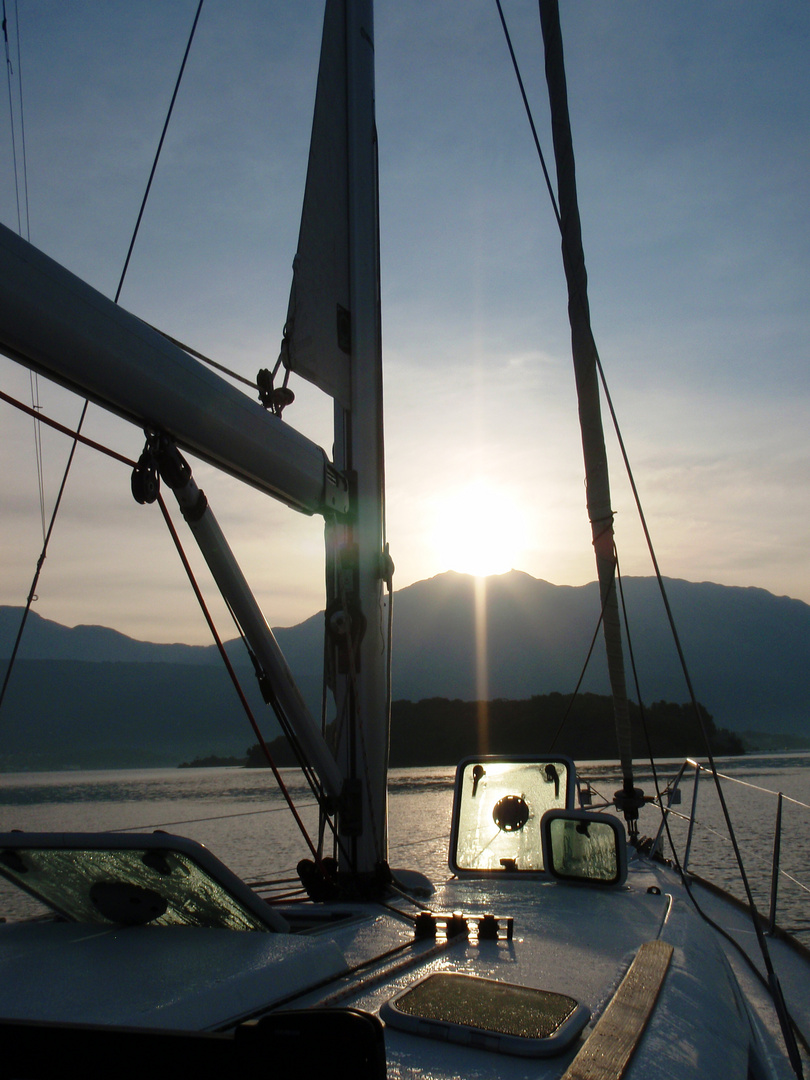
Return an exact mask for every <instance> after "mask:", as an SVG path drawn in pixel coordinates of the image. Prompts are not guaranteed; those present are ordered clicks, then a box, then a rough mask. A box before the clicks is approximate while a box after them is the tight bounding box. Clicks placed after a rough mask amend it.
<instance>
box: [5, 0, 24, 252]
mask: <svg viewBox="0 0 810 1080" xmlns="http://www.w3.org/2000/svg"><path fill="white" fill-rule="evenodd" d="M3 44H4V46H5V51H6V82H7V84H8V111H9V127H10V129H11V162H12V167H13V169H14V190H15V193H16V196H17V232H18V234H19V235H20V236H22V216H21V213H20V172H19V169H18V168H17V140H16V136H15V125H14V92H13V89H12V83H11V76H12V75H13V73H14V68H13V67H12V64H11V50H10V48H9V43H8V18H7V15H6V0H3Z"/></svg>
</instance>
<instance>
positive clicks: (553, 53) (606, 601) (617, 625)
mask: <svg viewBox="0 0 810 1080" xmlns="http://www.w3.org/2000/svg"><path fill="white" fill-rule="evenodd" d="M540 21H541V24H542V29H543V42H544V46H545V67H546V82H547V84H548V91H549V104H550V108H551V130H552V138H553V141H554V156H555V160H556V166H557V188H558V198H559V207H560V231H561V233H562V255H563V265H564V268H565V277H566V281H567V283H568V318H569V321H570V323H571V348H572V353H573V359H574V373H575V377H576V385H577V399H578V403H579V422H580V428H581V431H582V452H583V458H584V462H585V485H586V500H587V508H588V518H589V520H590V523H591V535H592V538H593V546H594V553H595V555H596V569H597V575H598V578H599V593H600V598H601V602H602V626H603V632H604V640H605V649H606V652H607V663H608V674H609V677H610V688H611V694H612V698H613V714H614V720H615V724H616V736H617V742H618V750H619V760H620V762H621V767H622V777H623V790H622V791H621V792H618V793H617V805H619V807H620V809H623V810H624V812H625V816H626V818H627V820H628V823H629V824H630V829H631V834H632V832H633V831H634V830H633V823H634V821H635V820H636V819H637V817H638V806H637V804H636V799H637V794H636V791H635V789H634V787H633V762H632V757H633V755H632V750H631V745H630V720H629V711H628V704H627V687H626V682H625V671H624V653H623V650H622V631H621V622H620V619H619V603H618V597H617V593H616V554H615V550H614V541H613V510H612V508H611V499H610V480H609V475H608V465H607V453H606V450H605V436H604V431H603V428H602V414H601V408H600V403H599V376H598V370H597V368H598V364H597V359H598V358H597V352H596V345H595V343H594V339H593V333H592V330H591V317H590V308H589V304H588V277H587V273H586V271H585V253H584V250H583V247H582V230H581V224H580V218H579V205H578V202H577V187H576V174H575V168H574V148H573V142H572V139H571V124H570V120H569V115H568V94H567V87H566V80H565V67H564V60H563V46H562V35H561V32H560V14H559V8H558V4H557V0H540ZM638 794H639V795H640V793H638ZM634 804H636V805H634Z"/></svg>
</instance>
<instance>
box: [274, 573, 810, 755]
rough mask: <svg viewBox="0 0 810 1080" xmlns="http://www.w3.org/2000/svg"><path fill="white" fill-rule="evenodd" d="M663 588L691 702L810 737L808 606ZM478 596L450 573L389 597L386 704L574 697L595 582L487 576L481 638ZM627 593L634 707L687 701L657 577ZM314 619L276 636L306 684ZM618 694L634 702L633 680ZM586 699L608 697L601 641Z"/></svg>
mask: <svg viewBox="0 0 810 1080" xmlns="http://www.w3.org/2000/svg"><path fill="white" fill-rule="evenodd" d="M665 584H666V589H667V595H668V597H669V602H670V605H671V608H672V611H673V614H674V617H675V621H676V625H677V627H678V633H679V636H680V640H681V644H682V647H683V651H684V654H685V657H686V660H687V663H688V665H689V670H690V673H691V677H692V681H693V685H694V687H695V692H696V694H697V697H698V699H699V700H700V701H701V702H702V703H703V704H704V705H705V707H706V708H707V709H708V711H709V712H710V713H711V714H712V715H713V716H714V717H715V719H716V721H717V723H718V724H720V725H721V726H723V727H727V728H730V729H731V730H733V731H743V730H746V729H747V730H752V731H769V730H771V731H779V732H794V733H797V734H803V735H810V708H808V703H809V702H810V606H809V605H807V604H805V603H803V602H802V601H801V600H792V599H790V598H789V597H786V596H782V597H777V596H774V595H773V594H771V593H769V592H766V590H764V589H757V588H737V587H732V586H727V585H715V584H712V583H711V582H702V583H694V582H689V581H682V580H676V579H667V580H666V582H665ZM475 588H476V586H475V579H474V578H472V577H470V576H468V575H466V574H456V573H447V574H441V575H439V576H438V577H434V578H431V579H429V580H427V581H419V582H416V584H414V585H410V586H408V587H407V588H405V589H401V590H400V591H398V592H397V593H395V596H394V628H395V629H394V634H395V637H394V670H393V696H394V699H395V700H399V699H407V700H409V701H419V700H421V699H423V698H431V697H446V698H459V699H461V700H464V701H472V700H476V699H478V698H482V697H484V698H488V699H493V698H529V697H532V696H533V695H536V694H549V693H554V692H560V693H569V692H571V691H572V690H573V689H574V687H575V686H576V684H577V680H578V679H579V676H580V673H581V670H582V666H583V664H584V662H585V658H586V656H587V652H588V647H589V645H590V642H591V638H592V636H593V633H594V631H595V629H596V626H597V622H598V618H599V593H598V587H597V585H596V584H595V583H591V584H589V585H583V586H579V587H571V586H567V585H552V584H550V583H549V582H547V581H542V580H538V579H536V578H533V577H530V576H529V575H528V574H523V573H520V572H519V571H515V570H513V571H511V572H510V573H508V574H502V575H500V576H498V577H491V578H487V579H486V604H485V617H484V619H483V638H480V639H479V637H478V635H480V634H481V632H482V628H481V627H479V626H478V625H477V622H476V596H475ZM623 592H624V596H625V600H626V606H627V609H628V612H629V616H628V617H629V621H630V635H631V642H632V646H633V651H634V655H635V658H636V664H637V668H638V671H639V679H640V684H641V695H642V697H643V699H644V700H645V701H648V702H649V701H658V700H666V701H676V702H682V701H686V700H687V696H688V695H687V691H686V686H685V682H684V678H683V674H682V672H681V668H680V664H679V660H678V655H677V651H676V649H675V646H674V643H673V640H672V636H671V634H670V632H669V628H668V624H667V621H666V613H665V609H664V605H663V601H662V600H661V596H660V592H659V589H658V584H657V582H656V580H655V579H654V578H626V579H624V581H623ZM321 620H322V617H321V616H313V617H312V618H311V619H307V621H306V622H303V623H301V624H300V625H298V626H294V627H290V628H289V629H286V630H283V631H282V630H279V631H278V632H277V636H278V640H279V642H280V643H281V645H282V648H283V649H284V651H285V654H286V655H287V657H288V659H289V661H290V666H291V667H292V669H293V671H295V672H296V675H300V677H302V679H305V674H304V673H305V672H306V671H308V670H312V669H313V668H314V667H315V666H316V664H317V657H318V655H319V651H320V648H321V645H320V636H319V635H320V634H321V626H322V621H321ZM479 640H480V641H481V642H482V644H481V646H480V648H481V651H482V653H483V655H485V656H486V664H487V671H486V681H485V682H484V683H481V682H480V681H479V680H480V673H479V669H478V666H477V660H476V658H477V656H478V655H479ZM628 671H629V669H628ZM628 686H629V687H630V694H631V696H633V697H635V693H634V690H633V688H632V685H631V683H630V675H629V674H628ZM582 690H583V691H589V692H591V693H596V694H606V693H608V692H609V686H608V679H607V665H606V662H605V657H604V647H603V646H602V643H601V640H599V641H598V642H597V644H596V648H595V649H594V653H593V657H592V659H591V662H590V664H589V665H588V670H587V672H586V674H585V677H584V679H583V683H582Z"/></svg>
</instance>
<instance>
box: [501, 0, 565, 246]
mask: <svg viewBox="0 0 810 1080" xmlns="http://www.w3.org/2000/svg"><path fill="white" fill-rule="evenodd" d="M495 4H496V6H497V8H498V14H499V15H500V17H501V26H502V27H503V32H504V36H505V37H506V44H507V46H508V48H509V55H510V56H511V57H512V67H513V68H514V69H515V75H516V77H517V81H518V86H519V87H520V95H521V97H522V98H523V106H524V108H525V109H526V116H527V118H528V121H529V127H530V128H531V129H532V138H533V139H534V145H535V147H536V149H537V156H538V157H539V158H540V166H541V168H542V170H543V176H544V177H545V179H546V187H547V188H548V194H549V198H550V199H551V205H552V207H553V209H554V216H555V217H556V219H557V225H558V226H559V227H560V232H562V220H561V218H560V211H559V208H558V206H557V197H556V195H555V194H554V187H553V186H552V183H551V177H550V176H549V172H548V169H547V168H546V159H545V157H544V156H543V150H542V147H541V146H540V139H539V138H538V135H537V128H536V127H535V125H534V117H533V116H532V110H531V106H530V105H529V99H528V98H527V97H526V90H525V88H524V86H523V78H522V76H521V74H520V68H519V67H518V62H517V57H516V56H515V50H514V49H513V48H512V38H511V37H510V35H509V29H508V28H507V25H506V19H505V18H504V14H503V9H502V8H501V0H495Z"/></svg>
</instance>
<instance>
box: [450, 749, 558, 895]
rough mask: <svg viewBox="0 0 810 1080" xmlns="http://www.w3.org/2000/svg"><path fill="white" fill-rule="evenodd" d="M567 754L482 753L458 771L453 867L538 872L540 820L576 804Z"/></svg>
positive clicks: (467, 870) (473, 870) (458, 870)
mask: <svg viewBox="0 0 810 1080" xmlns="http://www.w3.org/2000/svg"><path fill="white" fill-rule="evenodd" d="M575 789H576V781H575V770H574V763H573V762H572V761H570V760H569V759H567V758H562V757H560V758H525V757H519V758H509V757H497V758H496V757H482V758H475V759H473V758H469V759H467V760H465V761H462V762H461V764H460V765H459V766H458V769H457V771H456V787H455V796H454V799H453V829H452V835H451V839H450V869H451V870H452V871H453V873H455V874H461V875H464V874H467V875H472V874H490V873H522V872H523V873H525V872H528V873H539V872H541V871H542V870H543V845H542V839H541V834H540V821H541V818H542V817H543V814H544V813H545V812H546V811H548V810H562V809H566V808H570V807H571V806H572V805H573V794H574V791H575Z"/></svg>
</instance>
